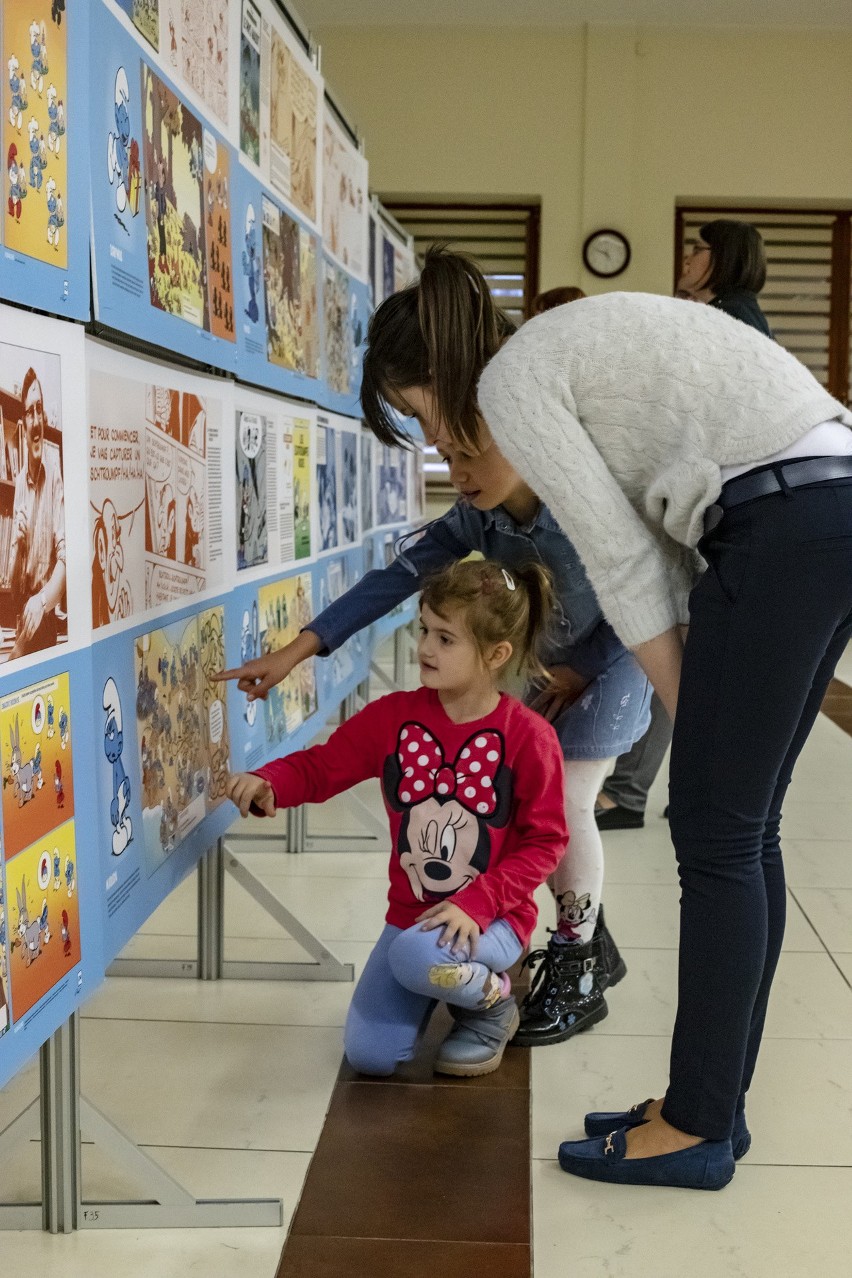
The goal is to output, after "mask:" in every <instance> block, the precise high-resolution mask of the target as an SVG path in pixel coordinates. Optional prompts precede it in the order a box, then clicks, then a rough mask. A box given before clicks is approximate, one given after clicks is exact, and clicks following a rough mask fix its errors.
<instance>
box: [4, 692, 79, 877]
mask: <svg viewBox="0 0 852 1278" xmlns="http://www.w3.org/2000/svg"><path fill="white" fill-rule="evenodd" d="M0 760H2V767H3V847H4V855H5V858H6V860H7V861H9V860H11V858H12V857H13V856H15V854H16V853H18V852H20V851H22V850H23V849H24V848H27V847H30V845H31V844H33V843H35V842H37V840H39V839H41V838H43V837H45V836H46V835H48V834H49V832H50V831H51V830H53V829H55V828H56V827H57V826H58V825H61V824H62V823H63V822H64V821H67V820H68V819H69V818H70V817H73V815H74V766H73V761H72V755H71V700H70V689H69V683H68V675H67V674H59V675H53V676H51V677H50V678H48V679H43V680H42V681H41V682H40V683H36V684H31V685H30V686H29V687H28V688H22V689H20V690H19V691H18V692H11V693H8V694H7V695H6V696H5V697H3V698H2V699H0Z"/></svg>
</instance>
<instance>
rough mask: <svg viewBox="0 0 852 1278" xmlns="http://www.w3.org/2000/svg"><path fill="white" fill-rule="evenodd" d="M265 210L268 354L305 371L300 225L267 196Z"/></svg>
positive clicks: (275, 361)
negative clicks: (301, 312) (302, 329)
mask: <svg viewBox="0 0 852 1278" xmlns="http://www.w3.org/2000/svg"><path fill="white" fill-rule="evenodd" d="M262 210H263V233H262V235H263V284H264V297H265V299H266V357H267V359H268V360H269V362H270V364H277V365H278V366H279V367H281V368H287V369H290V370H291V371H293V372H300V373H304V372H307V369H306V367H305V353H304V348H303V343H302V332H301V323H300V311H301V291H300V289H301V285H300V274H301V243H300V237H299V224H298V222H296V221H295V219H294V218H292V217H289V216H288V215H287V214H286V213H284V212H283V211H282V210H281V209H279V208H278V206H277V204H274V203H273V202H272V200H268V199H267V198H266V197H265V196H264V197H263V198H262Z"/></svg>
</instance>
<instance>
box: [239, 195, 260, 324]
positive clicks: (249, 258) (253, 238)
mask: <svg viewBox="0 0 852 1278" xmlns="http://www.w3.org/2000/svg"><path fill="white" fill-rule="evenodd" d="M256 220H257V219H256V218H255V212H254V205H253V204H250V205H249V206H248V208H247V209H246V246H245V249H244V251H243V275H245V277H246V279H247V280H248V289H249V302H248V306H247V307H246V315H248V317H249V319H250V320H251V322H252V324H256V323H257V321H258V318H259V317H260V311H259V310H258V308H257V290H258V288H259V287H260V258H259V257H258V254H257V230H256V227H255V222H256Z"/></svg>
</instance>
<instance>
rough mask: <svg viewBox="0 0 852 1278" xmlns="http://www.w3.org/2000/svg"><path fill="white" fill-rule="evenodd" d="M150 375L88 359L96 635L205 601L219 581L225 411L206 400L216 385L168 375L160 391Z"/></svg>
mask: <svg viewBox="0 0 852 1278" xmlns="http://www.w3.org/2000/svg"><path fill="white" fill-rule="evenodd" d="M120 370H123V372H124V375H121V373H120ZM156 371H157V370H156V369H152V368H151V367H149V366H146V365H145V364H144V363H142V362H141V361H137V360H134V359H132V357H130V356H125V357H122V356H121V355H120V354H119V353H118V352H112V351H110V352H104V353H103V355H100V354H99V355H94V354H93V357H92V361H91V367H90V374H89V409H90V418H91V421H90V424H89V508H90V509H89V520H90V538H91V565H92V574H91V590H92V624H93V626H94V628H95V629H96V630H97V629H99V628H100V627H102V626H108V625H111V624H113V623H116V622H119V621H124V622H126V621H127V620H128V619H132V618H133V617H139V616H141V615H142V614H144V613H145V612H148V611H150V610H152V609H157V608H159V609H161V610H162V609H163V608H165V607H167V606H168V605H170V604H174V603H176V602H177V601H179V600H181V599H183V598H185V597H187V596H192V595H196V594H198V593H199V592H201V591H205V592H210V591H212V590H214V589H216V588H217V587H219V586H220V585H221V584H223V582H224V579H225V566H224V553H223V552H224V547H223V530H222V520H221V484H222V480H221V467H222V458H221V438H220V432H221V426H222V415H223V403H222V401H221V400H220V399H218V398H214V397H213V395H212V394H205V393H203V392H204V391H207V390H208V389H210V390H211V391H215V390H216V389H217V387H216V383H215V382H214V383H205V382H202V381H200V380H199V379H197V378H196V379H193V378H190V377H187V376H183V377H182V376H181V375H179V374H176V373H166V372H165V370H164V375H163V377H162V378H161V382H162V383H163V384H160V385H156V384H154V383H153V382H152V381H150V380H141V379H140V377H139V374H142V375H143V376H145V377H147V378H148V379H150V378H151V377H152V375H154V374H155V373H156ZM128 374H132V375H128ZM169 381H171V383H172V384H171V385H168V384H165V383H167V382H169ZM199 392H202V393H199Z"/></svg>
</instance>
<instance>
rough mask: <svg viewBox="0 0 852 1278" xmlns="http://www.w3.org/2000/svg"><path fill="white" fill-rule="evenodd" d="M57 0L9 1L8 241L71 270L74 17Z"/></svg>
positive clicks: (5, 15)
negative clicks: (70, 45) (60, 18)
mask: <svg viewBox="0 0 852 1278" xmlns="http://www.w3.org/2000/svg"><path fill="white" fill-rule="evenodd" d="M52 10H53V5H52V3H51V0H3V4H2V5H0V14H2V24H3V73H4V77H3V78H4V85H3V117H2V126H3V153H4V158H5V160H6V184H5V185H6V187H7V192H6V195H7V198H6V199H5V200H4V201H3V242H4V244H6V245H8V247H9V248H10V249H14V250H15V251H16V252H18V253H25V254H26V255H27V256H28V257H34V258H37V259H38V260H39V261H41V262H49V263H51V264H52V265H54V266H60V267H67V265H68V249H67V240H66V235H65V218H66V216H67V213H66V191H67V186H68V167H67V166H68V158H67V157H68V146H67V141H68V139H67V130H68V129H69V128H73V126H74V122H73V120H70V121H69V120H68V119H67V118H66V115H65V107H66V103H67V101H68V52H67V32H68V24H67V22H64V23H61V24H57V23H56V22H55V21H54V20H53V16H52Z"/></svg>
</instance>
